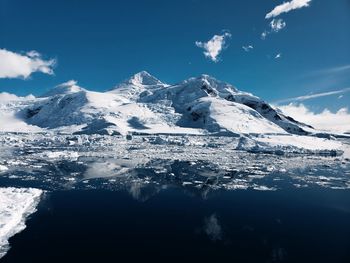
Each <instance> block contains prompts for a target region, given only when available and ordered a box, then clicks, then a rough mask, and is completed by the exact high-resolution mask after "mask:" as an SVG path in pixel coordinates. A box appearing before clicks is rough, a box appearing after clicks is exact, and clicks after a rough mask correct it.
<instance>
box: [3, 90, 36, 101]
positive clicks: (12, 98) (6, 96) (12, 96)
mask: <svg viewBox="0 0 350 263" xmlns="http://www.w3.org/2000/svg"><path fill="white" fill-rule="evenodd" d="M32 99H35V97H34V96H33V95H32V94H30V95H28V96H26V97H19V96H17V95H15V94H11V93H7V92H0V103H6V102H9V101H21V100H32Z"/></svg>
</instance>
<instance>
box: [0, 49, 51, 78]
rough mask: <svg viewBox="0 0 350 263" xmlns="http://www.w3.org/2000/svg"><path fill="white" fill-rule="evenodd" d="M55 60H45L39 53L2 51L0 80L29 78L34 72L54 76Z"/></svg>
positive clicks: (0, 50) (0, 54)
mask: <svg viewBox="0 0 350 263" xmlns="http://www.w3.org/2000/svg"><path fill="white" fill-rule="evenodd" d="M55 63H56V61H55V60H54V59H50V60H44V59H42V57H41V55H40V54H39V53H38V52H37V51H34V50H32V51H29V52H27V53H26V54H18V53H14V52H12V51H8V50H6V49H0V78H24V79H26V78H28V77H29V76H30V75H31V74H32V73H34V72H41V73H44V74H49V75H52V74H53V66H54V65H55Z"/></svg>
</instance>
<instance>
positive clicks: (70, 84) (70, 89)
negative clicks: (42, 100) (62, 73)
mask: <svg viewBox="0 0 350 263" xmlns="http://www.w3.org/2000/svg"><path fill="white" fill-rule="evenodd" d="M77 84H78V83H77V81H76V80H69V81H67V82H64V83H62V84H59V85H57V86H56V87H54V88H53V89H51V90H49V91H48V92H46V93H45V94H43V95H42V96H41V97H50V96H55V95H64V94H70V93H76V92H79V91H82V90H83V88H81V87H79V86H78V85H77Z"/></svg>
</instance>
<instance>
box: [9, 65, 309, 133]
mask: <svg viewBox="0 0 350 263" xmlns="http://www.w3.org/2000/svg"><path fill="white" fill-rule="evenodd" d="M16 115H17V116H19V117H21V118H22V119H23V120H24V121H25V123H27V124H28V125H34V126H38V127H41V128H43V129H48V130H65V131H66V132H68V133H84V132H85V133H98V134H127V133H152V134H153V133H169V134H174V133H182V134H227V135H237V134H248V133H255V134H259V133H278V134H288V133H290V134H297V135H308V134H310V133H312V132H313V131H314V129H313V128H312V127H311V126H309V125H307V124H303V123H300V122H298V121H296V120H294V119H293V118H291V117H288V116H285V115H283V114H282V113H281V112H280V111H278V110H276V109H274V108H273V107H272V106H271V105H269V104H268V103H267V102H265V101H264V100H262V99H260V98H259V97H256V96H254V95H253V94H250V93H247V92H243V91H240V90H238V89H237V88H236V87H234V86H233V85H231V84H229V83H226V82H223V81H220V80H217V79H215V78H214V77H211V76H209V75H206V74H202V75H200V76H198V77H193V78H189V79H186V80H184V81H182V82H180V83H178V84H173V85H169V84H166V83H163V82H161V81H160V80H159V79H158V78H156V77H154V76H152V75H151V74H149V73H148V72H146V71H141V72H139V73H136V74H134V75H133V76H131V77H130V78H129V79H127V80H126V81H124V82H122V83H121V84H118V85H116V86H115V87H114V88H113V89H111V90H108V91H106V92H96V91H89V90H87V89H84V88H81V87H79V86H78V84H77V82H76V81H68V82H66V83H63V84H61V85H58V86H56V87H54V88H53V89H52V90H50V91H48V92H47V93H45V94H44V95H42V96H40V97H39V98H37V99H35V100H32V101H30V102H28V105H25V106H24V107H22V108H21V109H20V110H19V111H18V112H17V113H16Z"/></svg>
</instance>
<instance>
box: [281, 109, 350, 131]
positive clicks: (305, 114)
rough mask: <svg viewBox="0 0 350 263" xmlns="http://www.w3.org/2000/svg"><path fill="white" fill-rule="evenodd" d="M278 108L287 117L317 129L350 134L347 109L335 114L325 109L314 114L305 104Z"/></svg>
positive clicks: (349, 119) (349, 113)
mask: <svg viewBox="0 0 350 263" xmlns="http://www.w3.org/2000/svg"><path fill="white" fill-rule="evenodd" d="M278 108H279V109H280V110H281V111H282V112H283V113H284V114H286V115H288V116H291V117H292V118H294V119H296V120H297V121H301V122H304V123H306V124H310V125H311V126H313V127H314V128H315V129H319V130H324V131H330V132H338V133H344V132H350V112H349V110H348V109H347V108H341V109H339V110H338V111H337V112H335V113H333V112H331V111H329V110H328V109H324V110H323V111H322V112H321V113H314V112H312V111H311V110H310V109H308V108H307V107H306V106H305V105H303V104H293V103H290V104H288V105H284V106H278Z"/></svg>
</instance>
